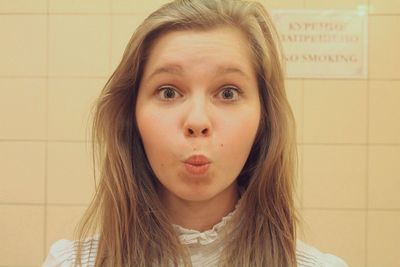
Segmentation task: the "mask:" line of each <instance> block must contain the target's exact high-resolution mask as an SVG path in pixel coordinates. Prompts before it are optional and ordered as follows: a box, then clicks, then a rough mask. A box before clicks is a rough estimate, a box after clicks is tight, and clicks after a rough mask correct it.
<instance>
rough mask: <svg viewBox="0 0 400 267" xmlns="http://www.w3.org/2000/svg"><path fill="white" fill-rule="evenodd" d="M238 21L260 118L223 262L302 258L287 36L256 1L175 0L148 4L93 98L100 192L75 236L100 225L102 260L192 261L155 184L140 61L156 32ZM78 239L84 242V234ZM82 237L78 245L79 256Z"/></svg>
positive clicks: (285, 262) (286, 262) (281, 262)
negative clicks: (141, 104) (143, 130)
mask: <svg viewBox="0 0 400 267" xmlns="http://www.w3.org/2000/svg"><path fill="white" fill-rule="evenodd" d="M219 26H230V27H236V28H237V29H240V30H241V31H243V33H245V34H246V36H247V37H248V43H249V47H250V48H251V56H252V58H251V59H252V63H253V67H254V69H255V70H256V75H257V82H258V90H259V96H260V103H261V118H260V122H259V127H258V132H257V134H256V138H255V141H254V144H253V146H252V148H251V151H250V154H249V156H248V159H247V161H246V163H245V165H244V167H243V169H242V171H241V173H240V174H239V176H238V177H237V182H238V184H239V185H240V186H242V187H243V188H244V189H245V191H244V193H243V195H242V197H241V205H240V206H239V207H238V210H237V212H236V213H235V214H236V216H234V218H233V224H235V225H237V227H236V228H235V229H234V230H233V231H232V233H231V234H230V235H229V239H227V241H226V244H225V246H224V249H223V251H222V254H221V257H220V264H219V265H220V266H241V267H243V266H252V267H254V266H279V267H281V266H288V267H289V266H296V265H297V264H296V225H297V223H298V222H300V220H299V219H300V216H299V215H298V212H297V210H296V207H295V201H294V188H295V185H296V183H295V179H294V178H295V175H296V168H297V150H296V140H295V123H294V118H293V114H292V111H291V109H290V106H289V103H288V100H287V97H286V93H285V85H284V73H283V66H282V53H281V45H280V42H279V38H278V34H277V32H276V30H275V28H274V26H273V24H272V20H271V17H270V15H269V14H268V12H267V11H266V10H265V8H264V7H263V6H262V5H261V4H260V3H258V2H253V1H240V0H176V1H173V2H171V3H168V4H165V5H163V6H162V7H161V8H160V9H158V10H157V11H155V12H153V13H152V14H150V15H149V16H148V17H147V18H146V19H145V20H144V21H143V23H142V24H141V25H140V26H139V27H138V28H137V29H136V31H135V32H134V34H133V35H132V37H131V39H130V41H129V43H128V45H127V47H126V49H125V52H124V54H123V58H122V60H121V62H120V64H119V65H118V66H117V68H116V70H115V71H114V73H113V74H112V75H111V77H110V78H109V80H108V81H107V83H106V85H105V86H104V88H103V90H102V92H101V95H100V97H99V98H98V100H97V102H96V103H95V105H94V107H95V109H94V117H93V131H92V140H93V150H94V151H95V153H94V157H93V159H94V162H95V163H98V171H99V179H98V185H97V186H96V192H95V195H94V197H93V199H92V201H91V203H90V205H89V207H88V209H87V210H86V212H85V214H84V216H83V217H82V220H81V222H80V224H78V225H77V228H76V229H75V232H74V234H75V237H76V239H78V240H79V241H83V240H85V239H86V238H88V237H89V236H90V235H93V234H95V233H97V234H99V236H100V239H99V243H98V248H97V255H96V267H99V266H171V265H172V266H178V265H179V266H191V262H190V255H189V254H188V250H187V249H186V248H185V246H184V245H182V244H181V243H180V241H179V239H178V237H177V234H176V232H175V230H174V229H173V226H172V224H171V223H170V221H169V220H168V216H167V214H166V212H165V210H164V208H163V205H162V202H161V200H160V198H159V196H158V194H157V186H158V185H159V182H158V181H157V178H156V176H155V174H154V172H153V171H152V169H151V167H150V164H149V161H148V159H147V157H146V154H145V151H144V147H143V143H142V141H141V137H140V134H139V131H138V128H137V123H136V116H135V105H136V99H137V95H138V89H139V85H140V82H141V77H142V74H143V69H144V65H145V63H146V60H147V58H148V56H149V51H150V49H151V47H152V45H153V44H154V42H155V40H157V38H159V37H160V36H161V35H162V34H165V33H167V32H171V31H178V30H196V31H207V30H209V29H212V28H215V27H219ZM79 244H81V242H79ZM81 249H82V246H81V245H78V255H77V260H78V261H77V263H80V254H81Z"/></svg>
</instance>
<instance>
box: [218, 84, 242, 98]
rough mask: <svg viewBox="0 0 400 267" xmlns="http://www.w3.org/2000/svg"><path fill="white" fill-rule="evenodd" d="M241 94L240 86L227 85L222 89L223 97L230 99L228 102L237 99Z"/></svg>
mask: <svg viewBox="0 0 400 267" xmlns="http://www.w3.org/2000/svg"><path fill="white" fill-rule="evenodd" d="M240 95H241V91H240V90H239V89H238V88H235V87H232V86H227V87H224V88H223V90H222V94H221V96H222V98H223V99H224V100H228V102H233V101H237V100H238V98H239V97H240Z"/></svg>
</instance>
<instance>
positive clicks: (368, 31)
mask: <svg viewBox="0 0 400 267" xmlns="http://www.w3.org/2000/svg"><path fill="white" fill-rule="evenodd" d="M370 2H371V1H370V0H368V1H367V4H368V14H367V34H368V36H367V40H368V41H367V51H368V52H367V62H368V63H367V64H368V82H367V92H366V93H367V94H366V95H367V99H366V100H367V101H366V106H367V107H366V108H367V114H366V119H367V123H366V134H367V136H366V138H367V140H366V141H367V145H366V153H365V161H366V164H365V168H366V170H365V179H366V181H365V208H366V212H365V215H364V216H365V218H364V219H365V229H364V231H365V233H364V235H365V236H364V238H365V240H364V246H365V247H364V251H365V255H364V262H365V266H366V267H368V215H369V212H368V209H369V203H368V202H369V197H368V191H369V146H370V133H369V128H370V127H369V126H370V79H369V78H370V73H371V67H370V66H371V64H370V58H369V55H370V43H371V42H370V40H371V37H370V35H371V34H370V20H369V18H370V14H369V8H370V7H371V3H370Z"/></svg>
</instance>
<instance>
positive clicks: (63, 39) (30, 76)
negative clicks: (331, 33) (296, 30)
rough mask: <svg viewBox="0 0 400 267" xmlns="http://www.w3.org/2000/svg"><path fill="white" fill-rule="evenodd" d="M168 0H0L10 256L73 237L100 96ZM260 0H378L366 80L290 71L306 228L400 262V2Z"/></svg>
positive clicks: (371, 266)
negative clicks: (137, 34)
mask: <svg viewBox="0 0 400 267" xmlns="http://www.w3.org/2000/svg"><path fill="white" fill-rule="evenodd" d="M144 2H146V4H144ZM163 2H165V1H161V0H158V1H157V0H152V1H138V0H135V1H128V0H96V1H94V0H90V1H89V0H80V1H79V0H35V1H31V0H0V35H1V39H2V41H1V49H0V59H1V60H0V240H1V245H0V266H40V265H41V263H42V262H43V260H44V258H45V256H46V255H47V253H48V250H49V247H50V245H51V244H52V243H53V242H54V241H56V240H58V239H61V238H72V230H73V227H74V226H75V223H76V222H77V221H78V219H79V217H80V216H81V214H82V212H83V211H84V210H85V207H86V206H87V204H88V203H89V200H90V198H91V196H92V194H93V188H94V182H93V178H92V176H93V174H92V170H91V166H92V165H91V158H90V146H89V145H88V144H89V143H88V136H89V134H90V131H89V129H88V128H87V127H86V125H87V122H88V114H89V111H90V105H91V103H92V102H93V100H94V99H95V97H96V96H97V94H98V93H99V92H100V90H101V88H102V86H103V85H104V83H105V81H106V80H107V77H108V76H109V75H110V74H111V73H112V70H113V69H114V68H115V66H116V64H117V63H118V61H119V60H120V58H121V55H122V52H123V49H124V46H125V45H126V43H127V42H128V40H129V38H130V35H131V34H132V32H133V31H134V29H135V27H136V26H137V25H138V23H139V22H140V21H142V20H143V19H144V18H145V17H146V16H147V14H149V12H150V11H152V10H154V9H155V8H157V7H158V6H160V4H161V3H163ZM263 3H264V4H265V6H266V7H267V8H339V9H342V8H344V9H354V8H356V7H357V6H359V5H365V6H368V7H369V63H370V64H369V76H368V79H365V80H314V79H307V80H306V79H288V81H287V84H288V88H287V90H288V94H289V98H290V102H291V104H292V106H293V109H294V112H295V115H296V120H297V123H298V136H297V137H298V147H299V155H300V159H301V161H300V172H299V174H300V175H299V188H298V196H299V201H298V206H299V207H300V208H301V210H302V213H303V215H304V218H305V221H306V225H305V228H304V234H302V235H301V238H302V239H303V240H305V241H306V242H308V243H310V244H312V245H314V246H316V247H318V248H319V249H320V250H322V251H327V252H330V253H332V254H336V255H339V256H340V257H342V258H344V259H345V260H346V261H347V262H348V263H349V265H350V266H368V267H375V266H385V267H399V266H400V258H399V257H398V251H399V248H400V245H399V244H398V240H400V231H399V229H398V228H399V226H400V194H398V192H397V191H398V188H400V160H399V159H400V123H399V122H400V107H399V104H398V102H399V100H400V49H398V47H399V46H400V27H398V25H400V2H399V1H398V0H385V1H382V0H379V1H378V0H340V1H339V0H337V1H318V0H285V1H281V0H280V1H278V0H274V1H268V0H264V1H263Z"/></svg>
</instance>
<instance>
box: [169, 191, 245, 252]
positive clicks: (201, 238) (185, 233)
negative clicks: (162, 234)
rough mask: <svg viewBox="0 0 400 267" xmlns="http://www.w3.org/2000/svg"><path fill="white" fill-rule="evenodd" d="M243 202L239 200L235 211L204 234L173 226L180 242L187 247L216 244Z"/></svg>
mask: <svg viewBox="0 0 400 267" xmlns="http://www.w3.org/2000/svg"><path fill="white" fill-rule="evenodd" d="M242 192H243V190H242V189H240V193H241V194H240V195H242ZM240 202H241V198H240V199H239V200H238V202H237V203H236V205H235V208H234V210H233V211H231V212H230V213H228V214H227V215H226V216H224V217H223V218H222V219H221V221H220V222H219V223H217V224H215V225H214V226H213V227H212V228H211V229H209V230H206V231H204V232H200V231H198V230H193V229H187V228H184V227H182V226H180V225H177V224H172V226H173V227H174V229H175V231H176V233H177V234H178V237H179V240H180V241H181V243H182V244H185V245H190V244H200V245H207V244H210V243H212V242H214V241H215V240H216V239H217V238H218V236H219V234H221V231H222V230H223V229H224V228H225V226H226V224H227V223H228V222H229V221H231V220H232V218H233V216H234V214H235V213H236V211H237V208H238V206H239V204H240Z"/></svg>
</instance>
